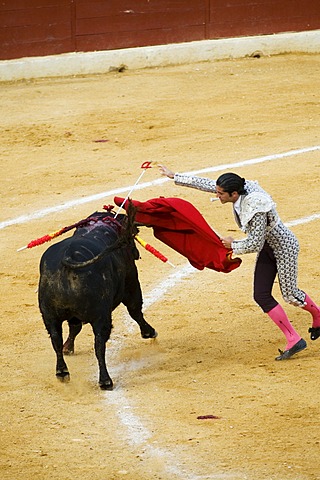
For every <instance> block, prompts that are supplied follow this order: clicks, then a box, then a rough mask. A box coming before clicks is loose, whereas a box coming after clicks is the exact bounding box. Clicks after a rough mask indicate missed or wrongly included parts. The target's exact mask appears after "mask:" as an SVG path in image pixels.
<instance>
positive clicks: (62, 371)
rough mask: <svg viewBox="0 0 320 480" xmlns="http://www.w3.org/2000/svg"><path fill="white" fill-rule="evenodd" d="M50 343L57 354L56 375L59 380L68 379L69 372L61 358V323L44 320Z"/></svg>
mask: <svg viewBox="0 0 320 480" xmlns="http://www.w3.org/2000/svg"><path fill="white" fill-rule="evenodd" d="M44 323H45V325H46V328H47V330H48V333H49V335H50V339H51V343H52V346H53V349H54V351H55V352H56V356H57V364H56V376H57V378H58V379H59V380H69V378H70V374H69V371H68V367H67V364H66V362H65V361H64V358H63V339H62V323H60V322H58V321H52V320H51V321H47V320H44Z"/></svg>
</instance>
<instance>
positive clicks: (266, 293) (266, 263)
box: [253, 243, 278, 313]
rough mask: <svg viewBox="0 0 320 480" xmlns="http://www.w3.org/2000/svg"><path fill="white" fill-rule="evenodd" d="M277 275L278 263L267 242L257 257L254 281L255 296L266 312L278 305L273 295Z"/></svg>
mask: <svg viewBox="0 0 320 480" xmlns="http://www.w3.org/2000/svg"><path fill="white" fill-rule="evenodd" d="M276 275H277V263H276V259H275V256H274V253H273V251H272V249H271V248H270V246H269V245H268V244H267V243H265V244H264V246H263V248H262V250H261V251H260V253H259V254H258V257H257V261H256V266H255V271H254V282H253V298H254V300H255V301H256V302H257V304H258V305H259V306H260V307H261V308H262V310H263V311H264V312H265V313H267V312H269V311H270V310H272V309H273V308H274V307H276V306H277V305H278V302H277V301H276V300H275V298H274V297H273V296H272V288H273V284H274V281H275V278H276Z"/></svg>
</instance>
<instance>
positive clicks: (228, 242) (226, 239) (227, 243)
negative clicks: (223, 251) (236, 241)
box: [221, 237, 233, 249]
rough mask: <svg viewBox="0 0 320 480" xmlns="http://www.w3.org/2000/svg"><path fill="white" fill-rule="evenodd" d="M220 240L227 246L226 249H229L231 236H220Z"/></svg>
mask: <svg viewBox="0 0 320 480" xmlns="http://www.w3.org/2000/svg"><path fill="white" fill-rule="evenodd" d="M221 242H222V243H223V245H224V246H225V247H226V248H228V249H231V248H232V247H231V244H232V242H233V238H232V237H223V238H221Z"/></svg>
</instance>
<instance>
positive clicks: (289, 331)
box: [268, 304, 301, 350]
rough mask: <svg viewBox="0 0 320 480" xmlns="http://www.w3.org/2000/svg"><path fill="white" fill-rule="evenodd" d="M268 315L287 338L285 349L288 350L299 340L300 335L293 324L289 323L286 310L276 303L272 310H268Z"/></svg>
mask: <svg viewBox="0 0 320 480" xmlns="http://www.w3.org/2000/svg"><path fill="white" fill-rule="evenodd" d="M268 315H269V317H270V318H271V320H273V321H274V323H275V324H276V325H277V326H278V327H279V328H280V330H281V331H282V333H283V334H284V335H285V337H286V339H287V346H286V348H285V349H286V350H289V349H290V348H292V347H293V345H295V344H296V343H297V342H299V340H301V337H300V335H299V334H298V333H297V332H296V331H295V329H294V328H293V326H292V325H291V323H290V320H289V319H288V317H287V314H286V312H285V311H284V310H283V308H282V307H281V305H279V304H278V305H277V306H276V307H274V308H273V309H272V310H270V311H269V312H268Z"/></svg>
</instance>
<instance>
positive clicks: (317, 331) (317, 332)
mask: <svg viewBox="0 0 320 480" xmlns="http://www.w3.org/2000/svg"><path fill="white" fill-rule="evenodd" d="M308 332H309V333H310V338H311V340H317V338H319V337H320V327H310V328H309V330H308Z"/></svg>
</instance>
